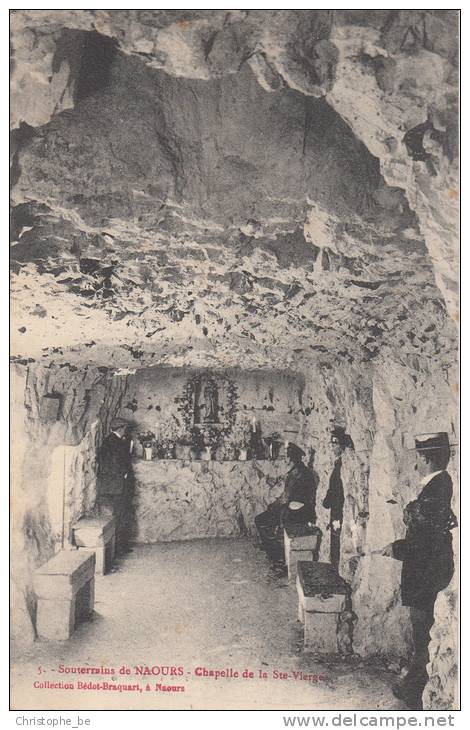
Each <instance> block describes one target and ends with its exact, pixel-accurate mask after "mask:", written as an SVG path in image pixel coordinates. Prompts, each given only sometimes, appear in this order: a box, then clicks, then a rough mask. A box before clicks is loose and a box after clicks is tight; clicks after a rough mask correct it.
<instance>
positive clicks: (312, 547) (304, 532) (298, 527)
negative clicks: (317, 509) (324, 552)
mask: <svg viewBox="0 0 470 730" xmlns="http://www.w3.org/2000/svg"><path fill="white" fill-rule="evenodd" d="M321 539H322V531H321V530H320V528H319V527H315V525H313V526H310V525H304V524H292V525H286V526H285V528H284V554H285V560H286V565H287V575H288V577H289V580H295V578H296V577H297V563H298V562H299V560H318V552H319V550H320V543H321Z"/></svg>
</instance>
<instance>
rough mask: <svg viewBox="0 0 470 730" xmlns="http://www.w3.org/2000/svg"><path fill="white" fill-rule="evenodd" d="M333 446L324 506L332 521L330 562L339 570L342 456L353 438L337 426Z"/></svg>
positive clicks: (332, 438) (333, 434)
mask: <svg viewBox="0 0 470 730" xmlns="http://www.w3.org/2000/svg"><path fill="white" fill-rule="evenodd" d="M331 445H332V449H333V454H334V456H335V463H334V467H333V471H332V472H331V476H330V482H329V485H328V491H327V493H326V496H325V499H324V500H323V506H324V507H325V509H329V510H330V521H329V523H328V526H327V529H329V530H330V562H331V564H332V565H333V566H334V567H335V568H336V569H338V566H339V560H340V554H341V526H342V524H343V507H344V489H343V481H342V479H341V467H342V459H341V457H342V454H343V451H344V449H345V448H346V447H347V446H351V447H352V445H353V444H352V439H351V437H350V436H349V435H348V434H347V433H345V429H344V428H342V427H341V426H335V428H334V429H333V431H332V432H331Z"/></svg>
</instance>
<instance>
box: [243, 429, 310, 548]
mask: <svg viewBox="0 0 470 730" xmlns="http://www.w3.org/2000/svg"><path fill="white" fill-rule="evenodd" d="M304 456H305V452H304V451H303V450H302V449H301V448H300V447H299V446H297V445H296V444H293V443H291V442H290V443H289V445H288V447H287V458H288V460H289V462H290V463H291V468H290V470H289V472H288V474H287V476H286V481H285V486H284V492H283V494H282V495H281V496H280V497H278V499H276V500H275V501H274V502H272V503H271V504H270V505H269V506H268V508H267V510H266V511H265V512H261V514H259V515H256V517H255V525H256V529H257V530H258V534H259V536H260V539H261V542H262V545H263V547H264V549H265V550H266V553H267V555H268V557H269V558H270V559H271V560H272V561H273V562H282V561H283V559H284V548H283V544H282V541H281V540H280V539H279V535H278V533H279V528H281V527H282V526H283V525H286V524H307V523H309V522H310V523H312V524H313V523H315V521H316V519H317V517H316V512H315V504H316V492H317V484H316V480H315V475H314V473H313V471H312V469H310V468H309V467H308V466H306V464H304V463H303V457H304Z"/></svg>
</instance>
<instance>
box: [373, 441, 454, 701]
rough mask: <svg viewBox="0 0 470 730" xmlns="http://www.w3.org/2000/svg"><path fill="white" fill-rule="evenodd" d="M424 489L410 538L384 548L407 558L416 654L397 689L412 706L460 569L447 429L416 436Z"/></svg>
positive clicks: (410, 522)
mask: <svg viewBox="0 0 470 730" xmlns="http://www.w3.org/2000/svg"><path fill="white" fill-rule="evenodd" d="M415 449H416V453H417V469H418V473H419V475H420V476H421V482H420V486H421V491H420V493H419V495H418V497H417V499H416V500H414V501H412V502H410V503H409V504H408V505H407V506H406V508H405V511H404V516H403V521H404V523H405V525H406V528H407V529H406V534H405V538H404V539H402V540H396V541H395V542H393V543H390V545H387V546H386V547H385V548H384V549H383V551H382V554H383V555H385V556H387V557H393V558H396V559H397V560H401V561H402V563H403V567H402V573H401V598H402V603H403V605H404V606H409V607H410V619H411V628H412V636H413V646H414V652H413V658H412V662H411V666H410V668H409V671H408V674H407V675H406V677H405V678H404V679H403V681H402V682H401V684H399V685H395V686H394V687H393V688H392V690H393V693H394V695H395V696H396V697H398V698H399V699H401V700H403V701H404V702H405V703H406V704H407V705H408V707H409V708H410V709H413V710H420V709H422V707H423V705H422V700H421V696H422V693H423V690H424V687H425V685H426V682H427V681H428V674H427V671H426V665H427V663H428V661H429V652H428V647H429V641H430V633H429V632H430V629H431V627H432V625H433V623H434V602H435V600H436V596H437V594H438V593H439V591H442V590H443V589H444V588H446V586H448V585H449V583H450V580H451V578H452V575H453V572H454V559H453V550H452V535H451V533H450V530H452V529H453V528H454V527H456V525H457V520H456V518H455V515H454V513H453V512H452V509H451V500H452V480H451V478H450V476H449V474H448V473H447V471H446V468H447V465H448V463H449V459H450V444H449V438H448V435H447V433H445V432H441V433H429V434H421V435H419V436H416V437H415Z"/></svg>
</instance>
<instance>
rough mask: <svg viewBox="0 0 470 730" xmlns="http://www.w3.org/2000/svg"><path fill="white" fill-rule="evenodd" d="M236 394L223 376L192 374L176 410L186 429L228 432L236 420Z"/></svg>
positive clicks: (232, 386) (230, 383)
mask: <svg viewBox="0 0 470 730" xmlns="http://www.w3.org/2000/svg"><path fill="white" fill-rule="evenodd" d="M237 402H238V392H237V388H236V386H235V383H234V382H233V380H231V379H230V378H229V377H228V376H227V375H224V374H217V375H215V374H206V373H200V374H195V375H193V376H192V377H191V378H189V379H188V380H187V382H186V385H185V388H184V393H183V397H182V399H181V402H180V407H179V409H178V410H179V411H180V413H181V416H182V419H183V421H184V422H185V426H186V428H187V429H189V430H191V429H192V428H194V427H196V428H208V427H213V428H214V430H215V431H218V432H220V434H221V435H223V434H227V433H229V431H230V430H231V429H232V428H233V425H234V423H235V419H236V412H237Z"/></svg>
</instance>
